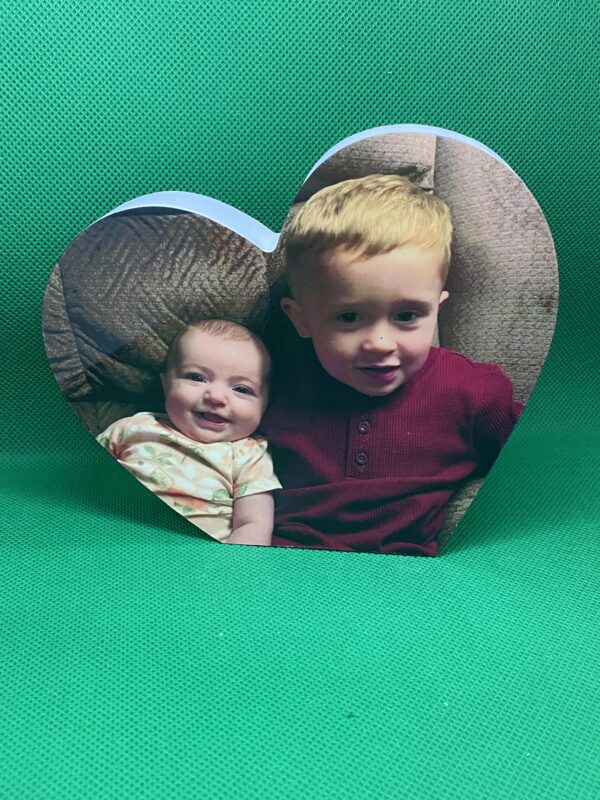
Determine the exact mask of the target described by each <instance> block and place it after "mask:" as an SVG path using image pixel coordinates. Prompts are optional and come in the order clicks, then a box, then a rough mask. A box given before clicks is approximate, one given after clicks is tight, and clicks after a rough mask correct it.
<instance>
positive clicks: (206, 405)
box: [160, 328, 268, 444]
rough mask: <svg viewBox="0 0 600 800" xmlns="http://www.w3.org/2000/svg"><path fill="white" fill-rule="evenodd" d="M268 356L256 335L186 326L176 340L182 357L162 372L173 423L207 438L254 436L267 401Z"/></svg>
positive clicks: (222, 439) (199, 438)
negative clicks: (233, 335) (224, 335)
mask: <svg viewBox="0 0 600 800" xmlns="http://www.w3.org/2000/svg"><path fill="white" fill-rule="evenodd" d="M265 362H266V359H265V357H264V355H263V353H261V352H260V350H259V349H258V348H257V346H256V345H255V344H254V342H252V341H247V340H242V341H237V340H229V339H221V338H219V337H218V336H214V335H212V334H210V333H206V332H205V331H201V330H194V329H193V328H192V329H190V330H189V331H187V332H186V333H185V334H184V335H183V336H182V337H181V339H180V340H179V342H178V344H177V358H176V359H175V361H174V362H173V364H172V365H171V367H170V368H169V369H168V370H167V372H166V373H164V374H162V375H161V376H160V377H161V381H162V385H163V389H164V393H165V410H166V412H167V415H168V416H169V419H170V420H171V422H172V424H173V425H174V427H175V428H177V430H178V431H180V432H181V433H183V434H184V435H185V436H187V437H189V438H190V439H193V440H194V441H196V442H202V443H204V444H210V443H212V442H234V441H237V440H238V439H243V438H245V437H246V436H250V434H252V433H254V431H255V430H256V429H257V428H258V425H259V423H260V420H261V417H262V415H263V413H264V410H265V407H266V404H267V384H266V373H267V370H268V365H267V364H266V363H265Z"/></svg>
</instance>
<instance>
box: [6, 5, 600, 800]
mask: <svg viewBox="0 0 600 800" xmlns="http://www.w3.org/2000/svg"><path fill="white" fill-rule="evenodd" d="M598 18H599V15H598V3H597V2H594V1H593V0H579V2H576V3H575V2H572V1H571V2H566V0H542V2H540V0H537V1H536V2H533V1H532V0H522V2H512V3H511V2H503V3H495V2H492V1H491V0H489V2H484V0H458V1H457V2H454V3H452V2H450V0H430V1H429V2H426V1H425V0H422V1H421V2H416V1H415V0H410V1H407V2H403V3H399V2H385V1H380V2H377V1H376V2H373V3H361V2H357V1H356V0H339V2H337V3H331V2H330V0H306V1H305V2H297V1H295V0H292V1H291V2H287V3H284V2H281V3H279V2H275V0H271V1H270V2H267V1H266V0H262V1H260V0H259V1H257V2H250V1H247V2H242V1H241V0H228V2H227V3H221V2H216V0H206V1H205V2H199V1H197V2H196V1H194V0H187V2H183V1H181V2H180V1H179V0H162V2H151V1H150V0H140V1H139V2H134V1H133V0H125V1H123V2H116V3H115V2H112V3H109V2H107V0H96V2H95V3H88V2H84V0H53V2H48V1H46V2H43V1H42V0H37V1H36V0H4V2H3V3H2V4H1V5H0V31H1V33H0V35H1V49H0V90H1V91H0V97H1V106H0V175H1V176H2V177H1V186H2V194H1V199H0V203H1V217H0V280H1V282H2V283H1V286H2V316H1V320H2V321H1V341H2V345H3V358H2V370H1V376H2V377H1V381H2V398H3V413H2V429H1V435H2V450H1V461H0V463H1V464H2V481H1V495H0V508H1V516H0V524H1V526H2V528H1V530H2V539H1V543H2V557H1V559H0V646H1V648H2V650H1V660H0V672H1V680H0V743H1V752H0V797H1V798H2V799H3V800H9V798H18V799H19V800H22V799H23V798H27V799H29V798H44V799H45V800H50V799H51V798H61V800H64V798H86V799H87V798H136V800H137V798H171V797H173V798H203V797H207V798H235V799H236V800H239V798H261V799H262V798H280V797H286V798H461V799H462V798H477V800H479V799H480V798H543V800H552V799H553V798H568V800H573V799H574V798H597V797H599V796H600V779H599V776H598V770H597V766H598V752H599V748H598V746H599V744H600V741H599V739H600V737H599V735H598V734H599V731H598V717H599V714H598V710H599V708H598V706H599V704H598V699H599V697H598V678H599V660H600V659H599V657H598V625H597V623H598V580H597V578H598V554H599V553H598V551H599V549H600V548H599V545H598V528H599V518H600V491H599V490H598V483H599V480H598V478H599V475H600V469H599V457H598V452H599V446H600V408H599V401H598V398H599V396H600V391H599V390H600V357H599V348H598V336H599V334H600V324H599V322H598V319H599V316H598V295H599V292H600V271H599V270H598V251H599V245H600V243H599V241H598V230H597V220H598V205H597V185H598V173H597V135H598V125H597V123H598V101H597V98H598V94H597V84H598V69H597V67H598V60H597V57H596V55H595V50H594V43H595V42H597V40H598V32H599V31H598V28H599V25H598ZM400 122H412V123H423V124H429V125H437V126H441V127H444V128H448V129H452V130H456V131H458V132H460V133H463V134H466V135H469V136H472V137H474V138H476V139H478V140H479V141H481V142H483V143H484V144H486V145H488V146H489V147H491V148H492V149H493V150H495V151H496V152H497V153H498V154H499V155H500V156H501V157H502V158H504V159H505V160H506V161H507V162H508V163H509V164H510V165H511V166H512V167H513V168H514V169H515V171H516V172H517V173H518V174H519V175H520V176H521V177H522V178H523V180H525V182H526V183H527V184H528V186H529V187H530V189H531V190H532V192H533V193H534V195H535V196H536V198H537V200H538V201H539V203H540V205H541V206H542V209H543V210H544V212H545V214H546V216H547V219H548V222H549V224H550V226H551V229H552V232H553V235H554V237H555V243H556V249H557V254H558V261H559V269H560V279H561V297H560V310H559V318H558V325H557V329H556V334H555V338H554V342H553V345H552V348H551V351H550V356H549V358H548V360H547V362H546V366H545V368H544V370H543V372H542V375H541V377H540V379H539V381H538V384H537V387H536V389H535V392H534V394H533V396H532V398H531V400H530V402H529V405H528V407H527V410H526V411H525V414H524V417H523V418H522V421H521V422H520V424H519V426H518V429H517V431H516V432H515V434H514V436H513V437H512V439H511V440H510V442H509V444H508V445H507V447H506V449H505V451H504V452H503V454H502V456H501V458H500V460H499V461H498V463H497V465H496V467H495V468H494V470H493V473H492V475H491V477H490V478H489V480H488V481H487V483H486V484H485V486H484V488H483V490H482V491H481V492H480V494H479V496H478V497H477V499H476V501H475V502H474V504H473V506H472V507H471V509H470V510H469V512H468V514H467V516H466V517H465V518H464V520H463V521H462V523H461V525H460V526H459V528H458V529H457V531H456V533H455V535H454V536H453V538H452V539H451V541H450V543H449V544H448V546H447V548H446V550H445V551H444V554H443V555H442V556H441V557H440V558H438V559H416V558H402V557H385V556H372V555H349V554H339V553H321V552H309V551H304V552H299V551H287V550H280V549H272V550H262V549H260V548H242V547H238V548H235V547H234V548H225V547H221V546H219V545H217V544H215V543H212V542H207V541H204V540H200V539H198V538H197V537H195V536H193V535H191V534H190V526H188V525H187V523H185V522H184V521H183V520H182V519H180V518H178V517H176V515H175V514H173V513H171V512H169V510H168V509H167V508H166V507H163V506H162V504H161V503H160V502H159V501H158V500H156V499H155V498H153V497H152V496H151V495H150V494H149V493H147V492H146V491H145V490H143V488H142V487H141V486H140V485H139V484H137V483H136V481H135V480H134V479H133V478H131V477H130V476H128V475H127V474H126V473H125V472H124V471H123V470H121V469H120V468H119V467H118V465H117V464H116V463H114V462H113V461H111V459H110V457H109V456H108V455H107V454H106V453H104V452H103V451H101V449H100V448H99V447H98V446H97V445H96V444H95V442H94V441H93V439H92V438H91V437H90V436H89V434H88V433H87V432H86V431H85V430H84V429H83V428H82V427H81V426H80V425H79V423H78V422H77V420H76V419H75V416H74V415H73V414H72V412H71V411H70V409H69V408H68V406H67V404H66V403H65V402H64V400H63V398H62V395H61V394H60V392H59V390H58V388H57V386H56V383H55V381H54V378H53V376H52V373H51V371H50V368H49V366H48V364H47V362H46V358H45V354H44V350H43V344H42V338H41V331H40V314H41V302H42V297H43V292H44V288H45V284H46V281H47V279H48V276H49V274H50V271H51V269H52V266H53V264H54V262H55V260H56V259H57V257H58V256H59V255H60V253H61V252H62V250H63V249H64V248H65V247H66V246H67V245H68V244H69V242H70V241H71V240H72V239H73V238H74V237H75V236H76V235H77V234H78V233H79V232H80V231H81V230H82V229H83V228H84V227H85V226H87V225H88V224H90V223H92V222H93V221H94V220H96V219H97V218H98V217H100V216H101V215H102V214H104V213H106V212H107V211H109V210H111V209H112V208H114V207H115V206H116V205H118V204H119V203H121V202H123V201H125V200H128V199H130V198H133V197H136V196H139V195H141V194H145V193H148V192H152V191H160V190H166V189H176V190H187V191H193V192H199V193H202V194H208V195H212V196H214V197H217V198H219V199H220V200H223V201H225V202H227V203H230V204H231V205H234V206H237V207H238V208H240V209H242V210H244V211H246V212H247V213H249V214H251V215H253V216H255V217H256V218H258V219H260V220H261V221H262V222H264V223H265V224H267V225H269V226H270V227H272V228H273V229H275V230H277V229H278V228H279V226H280V225H281V223H282V221H283V219H284V218H285V215H286V213H287V209H288V207H289V205H290V203H291V201H292V198H293V197H294V195H295V193H296V191H297V189H298V188H299V186H300V184H301V183H302V181H303V179H304V178H305V176H306V173H307V172H308V170H309V169H310V168H311V167H312V165H313V164H314V162H315V161H316V160H317V159H318V158H319V157H320V156H321V155H322V154H323V153H324V152H325V151H326V150H327V149H328V148H329V147H330V146H331V145H333V144H335V143H336V142H338V141H339V140H341V139H342V138H343V137H345V136H347V135H350V134H352V133H356V132H358V131H361V130H365V129H367V128H370V127H374V126H377V125H384V124H392V123H400ZM498 302H502V298H499V299H498Z"/></svg>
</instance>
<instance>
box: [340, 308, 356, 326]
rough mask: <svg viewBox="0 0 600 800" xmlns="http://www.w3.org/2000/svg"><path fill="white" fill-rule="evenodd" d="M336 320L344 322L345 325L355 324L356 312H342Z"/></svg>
mask: <svg viewBox="0 0 600 800" xmlns="http://www.w3.org/2000/svg"><path fill="white" fill-rule="evenodd" d="M337 319H338V320H339V321H340V322H345V323H346V324H347V325H351V324H352V323H353V322H356V321H357V319H358V314H357V313H356V311H344V313H343V314H338V315H337Z"/></svg>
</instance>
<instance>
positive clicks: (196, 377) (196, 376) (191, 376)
mask: <svg viewBox="0 0 600 800" xmlns="http://www.w3.org/2000/svg"><path fill="white" fill-rule="evenodd" d="M185 377H186V379H187V380H188V381H197V382H198V383H206V378H205V377H204V375H202V374H201V373H200V372H186V374H185Z"/></svg>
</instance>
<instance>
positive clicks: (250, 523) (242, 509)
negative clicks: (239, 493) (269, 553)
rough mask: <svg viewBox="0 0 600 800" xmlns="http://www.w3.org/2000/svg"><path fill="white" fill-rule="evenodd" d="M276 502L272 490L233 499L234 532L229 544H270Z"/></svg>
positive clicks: (228, 540)
mask: <svg viewBox="0 0 600 800" xmlns="http://www.w3.org/2000/svg"><path fill="white" fill-rule="evenodd" d="M273 517H274V503H273V495H272V494H271V493H270V492H261V493H260V494H250V495H246V496H244V497H238V498H237V499H236V500H234V501H233V532H232V534H231V536H230V537H229V538H228V539H227V540H226V541H227V542H228V543H229V544H261V545H270V544H271V536H272V534H273Z"/></svg>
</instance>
